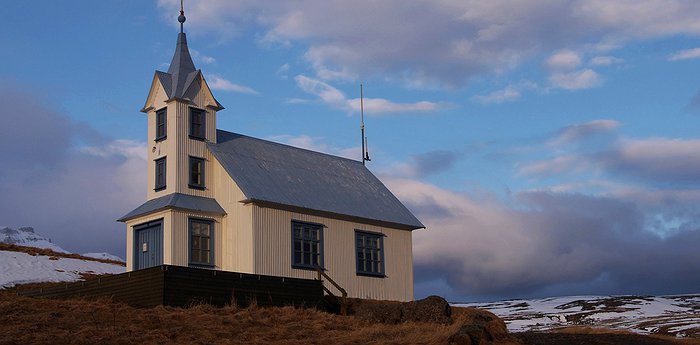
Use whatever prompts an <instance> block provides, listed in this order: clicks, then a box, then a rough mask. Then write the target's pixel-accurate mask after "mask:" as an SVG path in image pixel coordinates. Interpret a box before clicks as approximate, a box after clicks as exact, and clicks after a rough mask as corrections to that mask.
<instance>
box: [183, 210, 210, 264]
mask: <svg viewBox="0 0 700 345" xmlns="http://www.w3.org/2000/svg"><path fill="white" fill-rule="evenodd" d="M193 221H195V222H200V223H209V252H210V254H209V255H210V256H211V262H210V263H206V262H196V261H192V222H193ZM215 225H216V222H215V221H214V220H213V219H209V218H200V217H188V218H187V263H188V264H189V266H191V267H203V268H214V267H216V262H215V259H216V252H215V250H216V245H215V243H216V242H215V240H216V238H215V236H214V234H215V233H216V228H215Z"/></svg>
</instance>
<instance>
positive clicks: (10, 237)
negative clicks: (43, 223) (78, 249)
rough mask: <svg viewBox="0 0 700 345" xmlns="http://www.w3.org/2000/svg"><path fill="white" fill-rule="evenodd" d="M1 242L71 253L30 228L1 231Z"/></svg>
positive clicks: (4, 229) (7, 228)
mask: <svg viewBox="0 0 700 345" xmlns="http://www.w3.org/2000/svg"><path fill="white" fill-rule="evenodd" d="M0 242H2V243H8V244H16V245H18V246H25V247H34V248H44V249H51V250H53V251H54V252H58V253H70V252H69V251H67V250H65V249H63V248H61V247H60V246H58V245H56V244H54V243H52V242H51V239H48V238H46V237H44V236H41V235H38V234H36V233H34V228H32V227H28V226H26V227H22V228H19V229H17V230H15V229H12V228H9V227H4V228H2V229H0Z"/></svg>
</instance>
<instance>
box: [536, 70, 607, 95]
mask: <svg viewBox="0 0 700 345" xmlns="http://www.w3.org/2000/svg"><path fill="white" fill-rule="evenodd" d="M549 81H550V83H552V85H553V86H555V87H558V88H561V89H565V90H581V89H590V88H593V87H596V86H598V85H600V84H602V82H603V78H602V77H601V76H600V75H599V74H598V73H596V72H595V71H594V70H592V69H584V70H580V71H575V72H570V73H555V74H552V75H551V76H550V77H549Z"/></svg>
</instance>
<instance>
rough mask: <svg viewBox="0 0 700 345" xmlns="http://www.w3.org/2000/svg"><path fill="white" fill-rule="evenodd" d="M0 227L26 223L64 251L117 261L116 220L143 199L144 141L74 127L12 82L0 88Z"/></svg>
mask: <svg viewBox="0 0 700 345" xmlns="http://www.w3.org/2000/svg"><path fill="white" fill-rule="evenodd" d="M0 102H1V103H2V104H3V109H5V111H7V114H13V120H12V121H5V124H4V125H3V126H0V160H2V161H3V162H6V164H3V167H2V169H0V223H2V224H4V225H7V226H14V227H17V226H32V227H34V228H35V229H36V231H37V232H39V233H41V234H42V235H46V236H47V237H50V238H52V239H53V240H54V241H55V242H57V243H60V245H61V246H62V247H63V248H65V249H67V250H70V251H75V252H84V251H93V252H100V251H105V252H110V253H113V254H116V255H120V256H122V257H123V255H124V250H125V249H124V238H125V237H124V234H125V228H124V225H123V224H121V223H117V222H116V219H117V218H119V217H120V216H122V215H124V214H125V213H126V212H128V211H130V210H131V209H133V208H135V207H136V206H138V205H139V204H140V203H142V202H143V201H144V200H145V190H146V189H145V188H146V176H145V174H146V169H145V167H146V165H145V164H146V158H145V155H146V151H145V144H144V143H141V142H134V141H129V140H115V139H111V138H106V137H103V136H101V135H99V134H98V133H96V132H95V131H94V130H92V129H91V128H89V127H87V126H86V125H84V124H78V123H75V122H73V121H72V120H71V119H69V118H68V117H67V116H66V115H64V114H62V113H60V112H56V111H54V110H52V109H51V108H50V107H48V106H46V105H43V104H41V103H39V101H37V97H36V95H35V94H32V93H30V92H28V91H23V90H18V88H17V86H16V85H12V86H10V85H0Z"/></svg>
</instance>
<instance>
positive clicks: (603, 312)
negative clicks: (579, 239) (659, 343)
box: [452, 295, 700, 337]
mask: <svg viewBox="0 0 700 345" xmlns="http://www.w3.org/2000/svg"><path fill="white" fill-rule="evenodd" d="M452 305H453V306H456V307H476V308H481V309H487V310H489V311H491V312H492V313H494V314H496V315H498V316H499V317H500V318H502V319H503V320H504V321H505V323H506V325H507V326H508V330H509V331H511V332H524V331H541V330H551V329H556V328H562V327H571V326H588V327H604V328H612V329H626V330H629V331H633V332H637V333H641V334H649V333H663V334H669V335H674V336H677V337H686V336H689V335H693V334H695V335H697V334H700V313H698V310H700V295H680V296H660V297H651V296H568V297H554V298H544V299H534V300H509V301H501V302H491V303H453V304H452Z"/></svg>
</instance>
